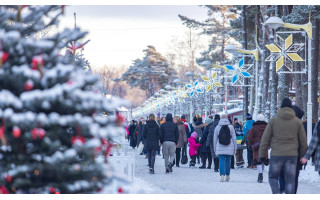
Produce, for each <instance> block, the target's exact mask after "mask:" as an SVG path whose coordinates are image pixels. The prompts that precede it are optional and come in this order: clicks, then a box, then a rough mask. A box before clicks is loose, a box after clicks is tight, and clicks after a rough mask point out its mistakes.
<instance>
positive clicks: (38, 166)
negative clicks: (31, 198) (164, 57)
mask: <svg viewBox="0 0 320 200" xmlns="http://www.w3.org/2000/svg"><path fill="white" fill-rule="evenodd" d="M61 14H62V7H61V6H28V7H23V6H0V43H1V45H0V175H1V176H0V191H1V192H2V193H95V192H97V191H99V190H101V189H102V188H103V187H106V186H108V184H109V183H110V182H111V181H112V180H113V174H112V171H111V170H110V166H109V165H108V164H107V163H106V162H107V158H108V155H109V152H110V150H111V147H112V138H113V136H114V135H115V134H119V133H121V131H123V128H121V126H120V124H121V120H122V119H121V117H119V116H118V117H108V118H101V117H98V115H97V114H98V113H101V112H107V111H112V110H114V109H115V108H116V107H119V106H120V105H122V104H123V103H124V102H123V101H122V100H120V99H116V100H110V99H109V100H108V99H106V98H105V97H104V96H102V95H100V94H98V91H97V90H96V89H95V88H94V85H95V84H96V83H97V81H98V76H94V75H92V73H90V72H85V71H84V70H83V68H84V66H85V65H86V62H78V61H79V60H78V61H77V60H76V59H75V56H74V55H75V54H69V53H66V54H63V52H64V50H65V48H68V47H70V46H68V45H69V44H70V43H72V41H79V40H80V39H81V38H83V37H84V36H85V35H86V32H82V31H80V29H79V28H75V29H73V30H70V29H65V30H64V31H62V32H58V33H55V34H53V35H51V36H48V37H46V38H42V39H36V38H34V37H33V35H34V33H37V32H39V31H41V30H44V29H46V28H48V27H50V26H53V25H58V23H59V21H58V18H59V17H60V16H61ZM82 61H83V60H82ZM101 153H102V154H104V155H105V160H104V161H100V160H96V155H97V154H101ZM1 192H0V193H1Z"/></svg>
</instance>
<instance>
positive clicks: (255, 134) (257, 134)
mask: <svg viewBox="0 0 320 200" xmlns="http://www.w3.org/2000/svg"><path fill="white" fill-rule="evenodd" d="M266 127H267V123H266V122H265V117H264V115H263V114H259V115H257V121H256V122H254V123H253V126H252V128H251V129H250V131H249V133H248V137H247V138H248V145H250V146H251V149H252V153H253V165H256V166H257V169H258V180H257V181H258V183H262V182H263V170H264V163H262V162H261V161H260V158H259V148H260V143H261V138H262V135H263V132H264V130H265V129H266ZM264 157H265V159H266V160H267V162H266V164H268V153H266V155H265V156H264Z"/></svg>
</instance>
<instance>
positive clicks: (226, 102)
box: [211, 65, 228, 115]
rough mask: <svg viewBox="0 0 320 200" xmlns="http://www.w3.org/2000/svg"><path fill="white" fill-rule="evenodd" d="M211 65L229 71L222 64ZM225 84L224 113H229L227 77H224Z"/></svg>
mask: <svg viewBox="0 0 320 200" xmlns="http://www.w3.org/2000/svg"><path fill="white" fill-rule="evenodd" d="M211 67H215V68H221V69H224V70H225V71H226V72H227V71H228V70H227V69H226V67H225V66H221V65H211ZM224 86H225V91H226V93H225V100H224V113H225V114H226V115H228V81H227V77H224Z"/></svg>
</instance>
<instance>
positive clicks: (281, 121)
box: [259, 98, 307, 194]
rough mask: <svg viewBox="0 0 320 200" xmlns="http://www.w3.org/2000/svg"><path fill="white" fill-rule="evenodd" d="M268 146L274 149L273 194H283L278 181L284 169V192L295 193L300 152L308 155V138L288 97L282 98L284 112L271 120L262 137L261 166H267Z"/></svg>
mask: <svg viewBox="0 0 320 200" xmlns="http://www.w3.org/2000/svg"><path fill="white" fill-rule="evenodd" d="M268 147H270V148H271V154H270V155H271V157H270V166H269V184H270V187H271V190H272V193H273V194H279V193H280V187H279V181H278V180H279V177H280V172H281V170H282V169H283V170H284V180H285V193H286V194H294V192H295V176H296V167H297V159H298V155H299V153H300V155H305V152H306V150H307V138H306V134H305V131H304V128H303V125H302V123H301V121H300V120H299V119H298V118H297V117H296V115H295V112H294V110H293V109H292V103H291V100H290V99H289V98H285V99H283V101H282V103H281V109H280V110H278V112H277V115H276V116H275V117H273V118H272V119H271V120H270V121H269V123H268V125H267V127H266V129H265V131H264V133H263V135H262V140H261V144H260V149H259V158H260V161H261V162H262V163H266V154H267V152H268ZM298 151H299V153H298Z"/></svg>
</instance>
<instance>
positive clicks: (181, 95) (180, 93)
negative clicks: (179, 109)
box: [177, 86, 188, 102]
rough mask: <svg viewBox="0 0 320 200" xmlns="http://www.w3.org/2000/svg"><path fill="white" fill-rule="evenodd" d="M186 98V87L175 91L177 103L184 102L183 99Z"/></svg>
mask: <svg viewBox="0 0 320 200" xmlns="http://www.w3.org/2000/svg"><path fill="white" fill-rule="evenodd" d="M187 97H188V94H187V92H186V87H185V86H182V87H179V88H178V89H177V99H178V102H181V101H182V102H184V98H187Z"/></svg>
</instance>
